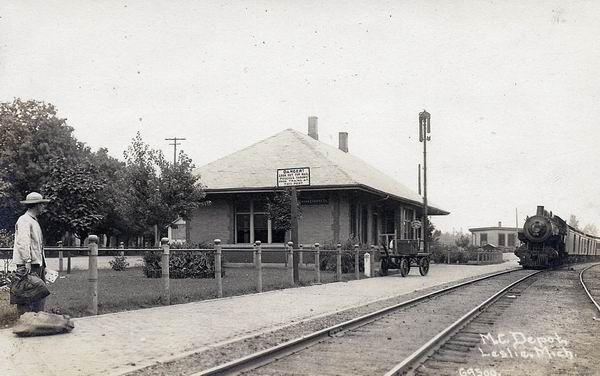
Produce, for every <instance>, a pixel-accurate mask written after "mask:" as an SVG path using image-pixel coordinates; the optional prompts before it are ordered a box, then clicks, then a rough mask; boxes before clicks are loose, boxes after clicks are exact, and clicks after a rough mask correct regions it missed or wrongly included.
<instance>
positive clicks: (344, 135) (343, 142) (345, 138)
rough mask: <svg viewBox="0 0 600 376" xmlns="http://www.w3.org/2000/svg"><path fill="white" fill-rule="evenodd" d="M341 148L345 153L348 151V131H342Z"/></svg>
mask: <svg viewBox="0 0 600 376" xmlns="http://www.w3.org/2000/svg"><path fill="white" fill-rule="evenodd" d="M339 134H340V146H339V148H340V150H341V151H343V152H344V153H347V152H348V132H340V133H339Z"/></svg>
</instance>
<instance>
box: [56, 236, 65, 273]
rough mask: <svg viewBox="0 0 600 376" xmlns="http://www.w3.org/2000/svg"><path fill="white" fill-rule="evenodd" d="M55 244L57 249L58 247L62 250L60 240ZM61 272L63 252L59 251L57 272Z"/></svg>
mask: <svg viewBox="0 0 600 376" xmlns="http://www.w3.org/2000/svg"><path fill="white" fill-rule="evenodd" d="M57 244H58V247H59V248H62V247H63V242H62V240H59V241H58V242H57ZM63 270H64V269H63V251H62V249H61V250H60V251H58V271H59V272H61V273H62V271H63Z"/></svg>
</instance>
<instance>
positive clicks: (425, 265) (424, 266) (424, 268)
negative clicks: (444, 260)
mask: <svg viewBox="0 0 600 376" xmlns="http://www.w3.org/2000/svg"><path fill="white" fill-rule="evenodd" d="M428 272H429V259H428V258H427V257H423V258H421V260H419V273H421V275H422V276H426V275H427V273H428Z"/></svg>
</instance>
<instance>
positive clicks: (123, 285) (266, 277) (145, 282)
mask: <svg viewBox="0 0 600 376" xmlns="http://www.w3.org/2000/svg"><path fill="white" fill-rule="evenodd" d="M315 278H316V277H315V272H314V270H304V269H301V270H300V285H301V286H306V285H311V284H313V283H314V280H315ZM342 279H343V280H344V281H348V280H353V279H354V273H348V274H343V275H342ZM289 280H290V277H289V271H287V270H285V269H281V268H264V269H263V291H269V290H278V289H284V288H289V287H292V284H291V283H290V281H289ZM334 281H335V273H332V272H321V282H322V283H331V282H334ZM170 288H171V304H180V303H188V302H194V301H199V300H205V299H213V298H216V297H217V282H216V280H215V279H171V280H170ZM48 289H49V290H50V292H51V295H50V296H49V297H48V298H47V299H46V308H45V310H46V311H48V312H55V313H63V314H67V315H70V316H72V317H81V316H87V315H88V313H87V312H86V308H87V302H88V281H87V271H81V270H74V271H73V272H72V273H71V274H66V273H61V276H60V278H59V279H57V280H56V282H55V283H54V284H49V285H48ZM162 291H163V287H162V280H161V279H160V278H146V277H145V276H144V274H143V272H142V268H141V267H137V268H128V269H126V270H124V271H114V270H112V269H100V270H98V313H100V314H102V313H110V312H120V311H127V310H132V309H140V308H148V307H154V306H160V305H162V302H161V294H162ZM254 292H256V272H255V270H254V269H252V268H227V269H225V277H224V278H223V295H224V296H234V295H243V294H248V293H254ZM16 319H17V313H16V306H11V305H9V294H8V291H0V325H1V327H5V326H10V325H11V324H13V323H14V321H15V320H16Z"/></svg>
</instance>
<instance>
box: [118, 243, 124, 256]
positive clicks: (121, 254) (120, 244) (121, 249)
mask: <svg viewBox="0 0 600 376" xmlns="http://www.w3.org/2000/svg"><path fill="white" fill-rule="evenodd" d="M119 249H120V251H119V256H125V251H124V249H125V243H123V242H121V243H119Z"/></svg>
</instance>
